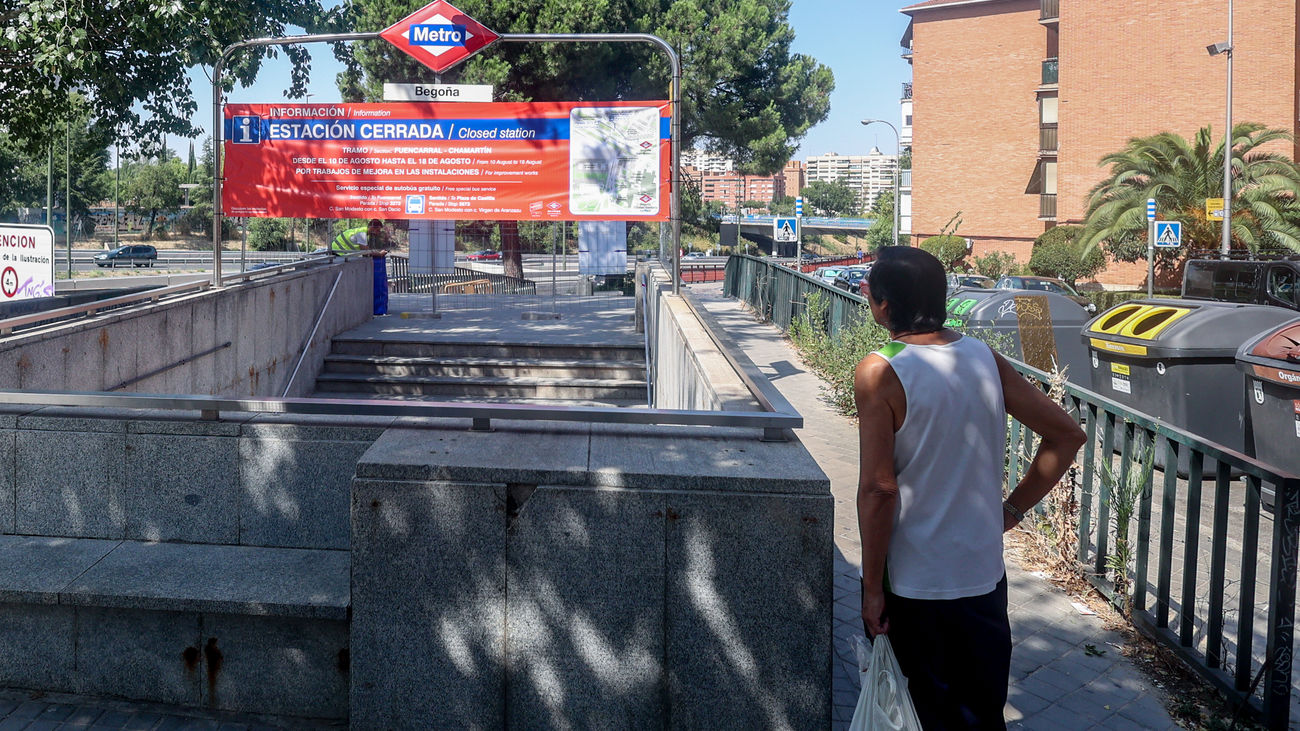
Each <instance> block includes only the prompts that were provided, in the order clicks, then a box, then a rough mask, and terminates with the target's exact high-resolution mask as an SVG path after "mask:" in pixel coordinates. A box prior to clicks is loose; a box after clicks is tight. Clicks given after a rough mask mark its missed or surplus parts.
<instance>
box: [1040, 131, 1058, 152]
mask: <svg viewBox="0 0 1300 731" xmlns="http://www.w3.org/2000/svg"><path fill="white" fill-rule="evenodd" d="M1057 149H1059V148H1058V147H1057V137H1056V125H1054V124H1044V125H1041V126H1039V128H1038V154H1040V155H1052V156H1055V155H1056V151H1057Z"/></svg>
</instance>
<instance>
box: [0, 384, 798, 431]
mask: <svg viewBox="0 0 1300 731" xmlns="http://www.w3.org/2000/svg"><path fill="white" fill-rule="evenodd" d="M0 403H4V404H22V405H29V406H77V407H83V408H85V407H89V408H105V409H158V410H164V411H198V412H200V413H201V414H202V415H203V418H205V419H209V420H216V419H219V418H220V414H221V412H223V411H224V412H236V413H253V414H312V415H333V416H391V417H417V418H424V419H445V418H461V419H471V420H472V422H473V429H475V430H486V429H490V428H491V420H492V419H511V420H519V421H577V422H586V423H597V424H664V425H679V426H730V427H748V428H758V429H762V430H763V433H764V439H771V440H784V439H785V436H784V434H783V431H784V430H785V429H797V428H799V427H801V426H803V417H801V416H799V415H797V414H789V413H779V412H758V411H686V410H670V409H624V408H619V407H612V406H611V407H605V406H599V407H598V406H552V405H540V404H485V403H458V402H442V401H387V400H380V399H319V398H310V399H305V398H281V399H273V398H246V399H238V398H222V397H217V396H188V395H168V394H110V393H104V392H99V391H5V390H0ZM403 426H410V427H412V428H417V427H419V426H421V425H420V424H418V423H411V424H403ZM424 426H428V427H430V428H432V427H436V426H440V425H436V424H427V425H424Z"/></svg>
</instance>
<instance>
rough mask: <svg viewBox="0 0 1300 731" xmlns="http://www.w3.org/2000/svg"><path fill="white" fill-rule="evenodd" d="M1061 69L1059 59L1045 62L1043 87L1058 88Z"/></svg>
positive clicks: (1049, 59) (1050, 59)
mask: <svg viewBox="0 0 1300 731" xmlns="http://www.w3.org/2000/svg"><path fill="white" fill-rule="evenodd" d="M1060 76H1061V69H1060V65H1059V63H1058V59H1055V58H1048V59H1044V60H1043V86H1056V85H1057V83H1059V80H1060Z"/></svg>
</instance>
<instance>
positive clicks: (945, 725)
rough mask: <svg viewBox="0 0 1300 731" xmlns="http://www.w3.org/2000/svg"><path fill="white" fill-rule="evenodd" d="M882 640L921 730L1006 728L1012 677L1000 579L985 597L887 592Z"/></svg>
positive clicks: (1008, 629) (1003, 588)
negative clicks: (888, 645) (1004, 714)
mask: <svg viewBox="0 0 1300 731" xmlns="http://www.w3.org/2000/svg"><path fill="white" fill-rule="evenodd" d="M885 611H886V612H887V613H888V616H889V641H890V643H892V644H893V647H894V653H895V654H896V655H898V665H899V667H900V668H902V670H903V675H905V676H907V687H908V690H909V691H911V693H912V702H913V703H914V704H915V705H916V714H917V716H919V717H920V719H921V725H922V726H923V727H924V728H925V729H926V731H937V730H939V729H1005V728H1006V727H1007V726H1006V722H1005V721H1004V720H1003V719H1002V708H1003V706H1005V705H1006V703H1007V681H1008V678H1009V676H1010V674H1011V623H1010V622H1009V621H1008V619H1007V577H1006V576H1003V577H1002V580H1001V581H999V582H998V585H997V587H996V588H994V589H993V591H991V592H989V593H988V594H984V595H983V596H975V597H964V598H962V599H908V598H906V597H901V596H896V595H894V594H886V596H885Z"/></svg>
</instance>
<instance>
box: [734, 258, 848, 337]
mask: <svg viewBox="0 0 1300 731" xmlns="http://www.w3.org/2000/svg"><path fill="white" fill-rule="evenodd" d="M722 287H723V292H724V293H725V294H726V295H727V296H728V297H738V298H740V299H743V300H744V301H746V302H748V303H749V304H750V306H751V307H753V308H754V309H755V311H757V312H758V313H759V314H760V316H761V317H763V318H764V319H766V320H771V321H772V323H773V324H775V325H776V326H777V327H779V328H781V329H782V330H789V329H790V321H791V320H792V319H794V318H795V317H797V316H799V315H801V314H803V308H804V307H805V306H806V305H807V296H808V295H809V294H812V293H814V292H816V293H820V294H821V295H822V296H823V297H825V298H826V301H827V307H826V322H825V323H824V325H825V327H826V332H828V333H830V334H831V335H832V336H835V335H838V334H839V333H840V332H841V331H843V330H844V329H846V328H848V327H851V326H852V325H853V324H854V323H856V322H858V321H859V320H860V319H861V318H862V317H864V316H865V315H864V314H863V308H865V307H866V304H867V301H866V300H865V299H863V298H862V297H859V296H858V295H856V294H852V293H850V292H846V291H844V290H842V289H839V288H837V287H833V286H831V285H829V284H827V283H826V282H824V281H822V280H821V279H819V278H818V277H814V276H812V275H809V274H802V273H798V272H795V271H794V270H793V269H790V268H789V267H784V266H780V265H779V264H777V263H775V262H773V261H771V260H770V259H759V258H757V257H753V256H746V255H743V254H737V255H733V256H732V257H731V258H729V259H728V260H727V271H726V277H725V279H724V280H723V285H722Z"/></svg>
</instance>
